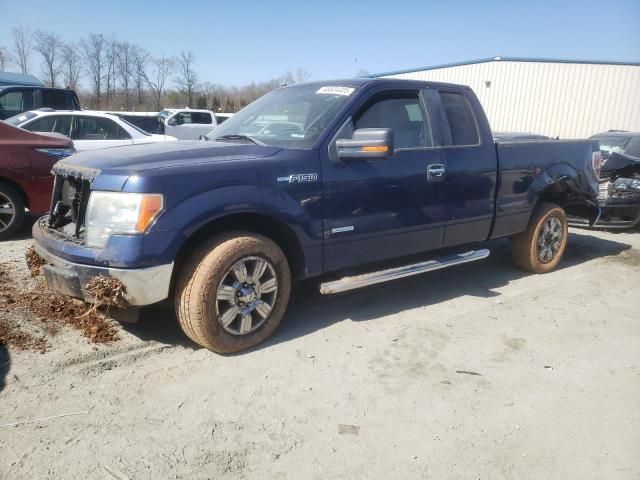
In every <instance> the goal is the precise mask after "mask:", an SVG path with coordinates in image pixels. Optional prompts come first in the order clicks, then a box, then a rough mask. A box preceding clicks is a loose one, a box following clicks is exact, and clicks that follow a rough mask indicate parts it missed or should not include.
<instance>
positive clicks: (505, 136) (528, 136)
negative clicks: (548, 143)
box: [493, 132, 550, 141]
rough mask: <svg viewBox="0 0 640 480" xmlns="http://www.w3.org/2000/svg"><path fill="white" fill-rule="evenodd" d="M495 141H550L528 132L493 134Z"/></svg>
mask: <svg viewBox="0 0 640 480" xmlns="http://www.w3.org/2000/svg"><path fill="white" fill-rule="evenodd" d="M493 139H494V140H503V141H507V140H550V137H547V136H546V135H540V134H537V133H526V132H493Z"/></svg>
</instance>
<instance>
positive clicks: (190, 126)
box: [158, 108, 218, 140]
mask: <svg viewBox="0 0 640 480" xmlns="http://www.w3.org/2000/svg"><path fill="white" fill-rule="evenodd" d="M158 115H159V116H160V118H161V119H162V122H163V123H164V133H165V134H166V135H171V136H172V137H176V138H177V139H178V140H198V139H199V138H200V135H202V134H205V133H207V132H208V131H209V130H211V129H212V128H214V127H216V126H217V125H218V122H217V120H216V116H215V115H214V114H213V112H212V111H211V110H197V109H194V108H166V109H164V110H162V111H161V112H160V113H159V114H158Z"/></svg>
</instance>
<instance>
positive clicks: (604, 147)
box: [591, 135, 630, 157]
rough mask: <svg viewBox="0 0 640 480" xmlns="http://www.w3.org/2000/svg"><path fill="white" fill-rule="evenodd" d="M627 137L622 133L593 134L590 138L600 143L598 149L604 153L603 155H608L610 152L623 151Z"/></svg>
mask: <svg viewBox="0 0 640 480" xmlns="http://www.w3.org/2000/svg"><path fill="white" fill-rule="evenodd" d="M629 138H630V137H626V136H622V135H615V136H614V135H603V136H593V137H591V140H597V141H598V143H599V144H600V151H601V152H603V153H604V154H605V157H608V156H609V154H611V153H622V152H624V146H625V145H626V143H627V142H628V141H629Z"/></svg>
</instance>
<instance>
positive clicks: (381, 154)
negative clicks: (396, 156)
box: [336, 128, 393, 160]
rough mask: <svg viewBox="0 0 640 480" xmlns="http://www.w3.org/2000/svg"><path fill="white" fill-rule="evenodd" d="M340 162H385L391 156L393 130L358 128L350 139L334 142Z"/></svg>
mask: <svg viewBox="0 0 640 480" xmlns="http://www.w3.org/2000/svg"><path fill="white" fill-rule="evenodd" d="M336 149H337V151H338V158H339V159H340V160H347V159H356V158H357V159H363V160H386V159H387V158H389V157H390V156H391V155H393V130H391V129H390V128H360V129H358V130H356V131H354V132H353V136H352V138H350V139H347V138H341V139H339V140H337V141H336Z"/></svg>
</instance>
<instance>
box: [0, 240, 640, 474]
mask: <svg viewBox="0 0 640 480" xmlns="http://www.w3.org/2000/svg"><path fill="white" fill-rule="evenodd" d="M29 244H30V240H29V238H28V229H25V232H23V235H22V237H21V238H18V239H17V240H15V241H7V242H4V243H2V244H0V262H1V263H4V264H6V265H8V266H9V268H10V269H11V272H13V273H12V275H15V278H16V282H27V283H28V282H33V280H28V275H27V270H26V266H24V264H23V260H22V258H23V255H24V252H25V249H26V247H27V246H28V245H29ZM489 246H490V248H491V250H492V255H491V257H490V258H489V259H487V260H486V261H483V262H478V263H475V264H469V265H464V266H460V267H457V268H453V269H449V270H446V271H440V272H435V273H433V274H428V275H423V276H420V277H414V278H413V279H406V280H402V281H398V282H394V283H389V284H386V285H382V286H376V287H372V288H369V289H365V290H361V291H358V292H352V293H349V294H344V295H339V296H333V297H322V296H320V295H319V294H318V293H316V292H317V283H315V282H306V283H304V284H301V285H298V286H297V287H296V291H295V292H294V300H293V304H292V305H291V307H290V311H289V313H288V315H287V316H286V317H285V320H284V321H283V324H282V325H281V327H280V329H279V330H278V332H277V333H276V335H275V336H274V337H273V338H272V339H271V340H270V341H268V342H267V343H266V344H264V345H262V346H260V347H259V348H257V349H254V350H252V351H250V352H247V353H244V354H239V355H232V356H219V355H216V354H213V353H211V352H209V351H207V350H204V349H201V348H198V347H197V346H196V345H194V344H193V343H191V342H190V341H189V340H188V339H187V338H186V337H185V336H184V335H182V333H181V332H180V331H179V330H178V328H177V326H176V325H175V318H174V317H173V314H172V312H170V311H168V310H162V309H150V310H148V311H144V312H143V316H142V320H141V322H140V323H138V324H136V325H132V326H126V327H122V328H121V331H120V332H119V334H120V337H121V340H120V341H118V342H115V343H111V344H108V345H94V344H91V343H89V342H88V340H87V339H86V338H85V337H83V336H81V335H80V333H79V332H78V331H77V330H72V329H70V328H66V327H63V328H61V329H60V330H59V331H58V332H57V333H56V334H54V335H50V338H48V341H49V343H50V348H49V350H48V351H47V352H46V353H43V354H41V353H38V352H34V351H20V350H14V349H12V348H11V347H10V348H9V349H8V350H7V349H6V348H4V347H0V407H1V408H0V424H1V425H0V478H6V479H35V478H38V479H45V478H65V479H75V478H78V479H86V478H116V479H125V478H214V479H261V480H263V479H285V478H292V479H308V478H309V479H332V478H344V479H378V478H379V479H391V478H393V479H395V478H397V479H413V478H420V479H424V478H433V479H444V478H469V479H489V478H490V479H545V478H559V479H560V478H562V479H574V478H575V479H613V478H615V479H627V478H628V479H638V478H640V325H639V323H640V322H639V321H640V313H639V312H640V296H639V295H638V284H640V231H636V232H629V233H617V234H614V233H607V232H588V231H584V230H577V229H575V230H572V231H571V238H570V243H569V247H568V251H567V254H566V256H565V259H564V261H563V262H562V264H561V268H560V269H559V270H557V271H555V272H553V273H551V274H547V275H539V276H536V275H525V274H523V273H522V272H519V271H518V270H516V269H515V268H514V267H512V265H511V262H510V257H509V242H508V241H497V242H491V243H490V244H489ZM3 316H4V317H5V320H9V321H11V322H18V323H19V324H20V325H21V326H23V327H24V328H25V329H31V330H33V331H34V332H38V329H39V328H40V325H39V323H38V321H37V320H35V319H32V318H29V317H28V316H27V315H22V316H20V314H18V313H16V312H15V311H0V319H1V318H2V317H3ZM61 415H65V416H61ZM50 417H55V418H50ZM34 420H35V421H34ZM16 422H27V423H19V424H18V425H6V424H15V423H16Z"/></svg>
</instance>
